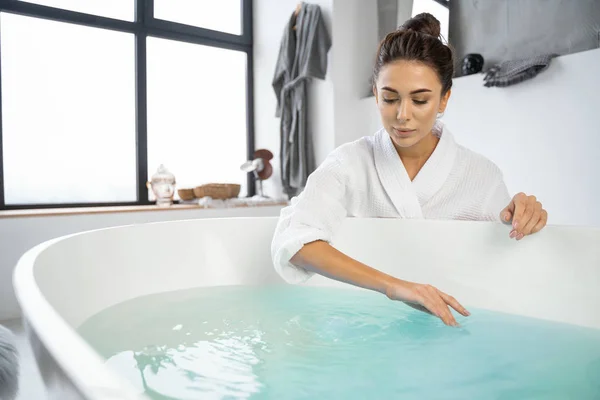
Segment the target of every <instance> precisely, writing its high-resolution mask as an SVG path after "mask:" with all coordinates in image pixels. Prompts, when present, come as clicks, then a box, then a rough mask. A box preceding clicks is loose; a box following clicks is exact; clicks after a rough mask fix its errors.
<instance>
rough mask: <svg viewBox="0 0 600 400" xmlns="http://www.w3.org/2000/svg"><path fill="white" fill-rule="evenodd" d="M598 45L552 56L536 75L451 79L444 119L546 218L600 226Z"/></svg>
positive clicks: (599, 84)
mask: <svg viewBox="0 0 600 400" xmlns="http://www.w3.org/2000/svg"><path fill="white" fill-rule="evenodd" d="M598 71H600V49H598V50H590V51H587V52H582V53H577V54H571V55H567V56H563V57H559V58H557V59H555V60H553V62H552V64H551V66H550V68H549V69H548V70H546V71H544V72H542V73H541V74H539V75H538V76H537V77H536V78H534V79H532V80H530V81H526V82H522V83H520V84H518V85H514V86H510V87H508V88H485V87H483V86H482V77H481V75H474V76H466V77H462V78H458V79H456V80H455V82H454V89H453V91H452V97H451V99H450V103H449V105H448V108H447V111H446V113H445V116H444V120H445V121H446V123H447V124H448V126H449V128H450V129H451V130H452V132H453V133H454V134H455V136H456V137H457V140H458V141H459V142H460V143H462V144H463V145H465V146H467V147H469V148H471V149H473V150H475V151H478V152H480V153H482V154H484V155H485V156H487V157H489V158H490V159H492V160H493V161H494V162H496V163H497V164H498V166H499V167H500V168H501V169H502V170H503V171H504V173H505V178H506V181H507V185H508V188H509V190H510V191H511V193H517V192H519V191H524V192H526V193H532V194H535V195H536V196H538V197H539V198H540V201H542V202H543V203H544V205H545V207H546V208H547V209H548V213H549V222H550V223H553V224H566V225H592V226H599V227H600V208H599V207H598V205H599V204H600V127H599V124H598V115H599V112H600V101H599V100H598V94H599V93H600V74H599V73H598Z"/></svg>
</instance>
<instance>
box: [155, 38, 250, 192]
mask: <svg viewBox="0 0 600 400" xmlns="http://www.w3.org/2000/svg"><path fill="white" fill-rule="evenodd" d="M147 51H148V53H147V58H148V71H147V79H148V176H149V177H150V176H152V174H154V172H155V171H156V169H157V168H158V167H159V165H160V164H164V165H165V167H167V168H168V169H169V170H170V171H171V172H173V174H174V175H175V177H176V179H177V187H178V188H185V187H189V188H192V187H195V186H198V185H201V184H204V183H239V184H241V185H242V191H241V192H240V195H244V194H245V193H246V185H245V183H246V176H247V175H246V173H244V172H242V171H241V170H240V165H241V164H242V163H243V162H244V161H246V158H247V157H246V152H247V150H246V149H247V139H246V53H244V52H239V51H234V50H225V49H219V48H214V47H207V46H201V45H196V44H190V43H182V42H174V41H170V40H165V39H157V38H148V44H147ZM151 198H152V197H151Z"/></svg>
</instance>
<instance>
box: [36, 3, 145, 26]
mask: <svg viewBox="0 0 600 400" xmlns="http://www.w3.org/2000/svg"><path fill="white" fill-rule="evenodd" d="M26 2H27V3H35V4H40V5H42V6H49V7H56V8H62V9H64V10H71V11H78V12H82V13H86V14H93V15H99V16H101V17H108V18H115V19H122V20H125V21H133V17H134V15H135V5H134V3H135V2H134V0H27V1H26Z"/></svg>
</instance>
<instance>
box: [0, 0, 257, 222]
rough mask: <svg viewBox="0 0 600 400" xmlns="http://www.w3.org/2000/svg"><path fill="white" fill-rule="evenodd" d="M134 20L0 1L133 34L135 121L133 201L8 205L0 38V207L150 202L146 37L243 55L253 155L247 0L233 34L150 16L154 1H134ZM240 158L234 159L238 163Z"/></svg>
mask: <svg viewBox="0 0 600 400" xmlns="http://www.w3.org/2000/svg"><path fill="white" fill-rule="evenodd" d="M134 3H135V5H134V6H135V18H134V20H133V22H132V21H123V20H119V19H113V18H108V17H101V16H97V15H92V14H86V13H81V12H78V11H71V10H65V9H61V8H55V7H49V6H44V5H39V4H34V3H27V2H26V1H20V0H0V12H6V13H13V14H18V15H23V16H28V17H35V18H42V19H47V20H53V21H57V22H65V23H72V24H77V25H83V26H88V27H94V28H101V29H108V30H113V31H119V32H127V33H132V34H133V35H134V36H135V54H134V55H132V56H135V119H136V147H137V149H136V153H137V154H136V168H137V201H134V202H108V203H106V202H105V203H60V204H59V203H50V204H42V203H36V204H10V205H7V204H6V202H5V196H4V160H3V154H4V153H3V146H2V62H1V60H2V49H1V38H0V210H15V209H41V208H67V207H68V208H71V207H103V206H131V205H150V204H153V202H151V201H150V200H149V193H148V188H147V187H146V182H147V181H148V131H147V124H148V117H147V82H146V72H147V63H146V38H147V37H148V36H152V37H157V38H163V39H170V40H176V41H181V42H188V43H194V44H200V45H206V46H212V47H218V48H223V49H229V50H238V51H242V52H245V53H246V60H247V63H246V65H247V67H246V140H247V157H248V159H252V158H253V154H254V148H255V145H254V89H253V88H254V79H253V75H254V71H253V59H254V56H253V35H252V0H240V5H241V7H242V10H241V11H242V12H241V16H242V21H241V23H242V34H241V35H234V34H230V33H226V32H220V31H214V30H210V29H205V28H200V27H196V26H190V25H185V24H181V23H177V22H172V21H166V20H162V19H157V18H154V0H135V1H134ZM243 162H244V160H240V165H241V163H243ZM247 188H248V191H247V192H248V194H247V195H248V196H249V197H250V196H253V195H254V194H255V193H256V188H255V182H254V179H253V177H252V175H251V174H248V176H247Z"/></svg>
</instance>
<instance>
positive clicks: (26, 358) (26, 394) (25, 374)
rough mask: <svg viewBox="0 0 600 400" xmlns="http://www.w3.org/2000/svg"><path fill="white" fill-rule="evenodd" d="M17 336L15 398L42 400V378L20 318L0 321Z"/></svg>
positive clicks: (43, 396) (44, 396)
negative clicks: (18, 373)
mask: <svg viewBox="0 0 600 400" xmlns="http://www.w3.org/2000/svg"><path fill="white" fill-rule="evenodd" d="M0 324H1V325H4V326H5V327H7V328H8V329H10V330H11V331H12V332H13V333H14V334H15V336H16V337H17V348H18V350H19V354H20V356H21V377H20V379H19V387H20V393H19V396H17V400H43V399H45V398H46V397H47V396H46V391H45V389H44V384H43V382H42V378H41V376H40V373H39V371H38V369H37V365H36V364H35V359H34V357H33V351H32V350H31V347H30V346H29V342H28V341H27V337H26V336H25V331H24V329H23V325H22V323H21V321H20V320H10V321H0Z"/></svg>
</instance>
